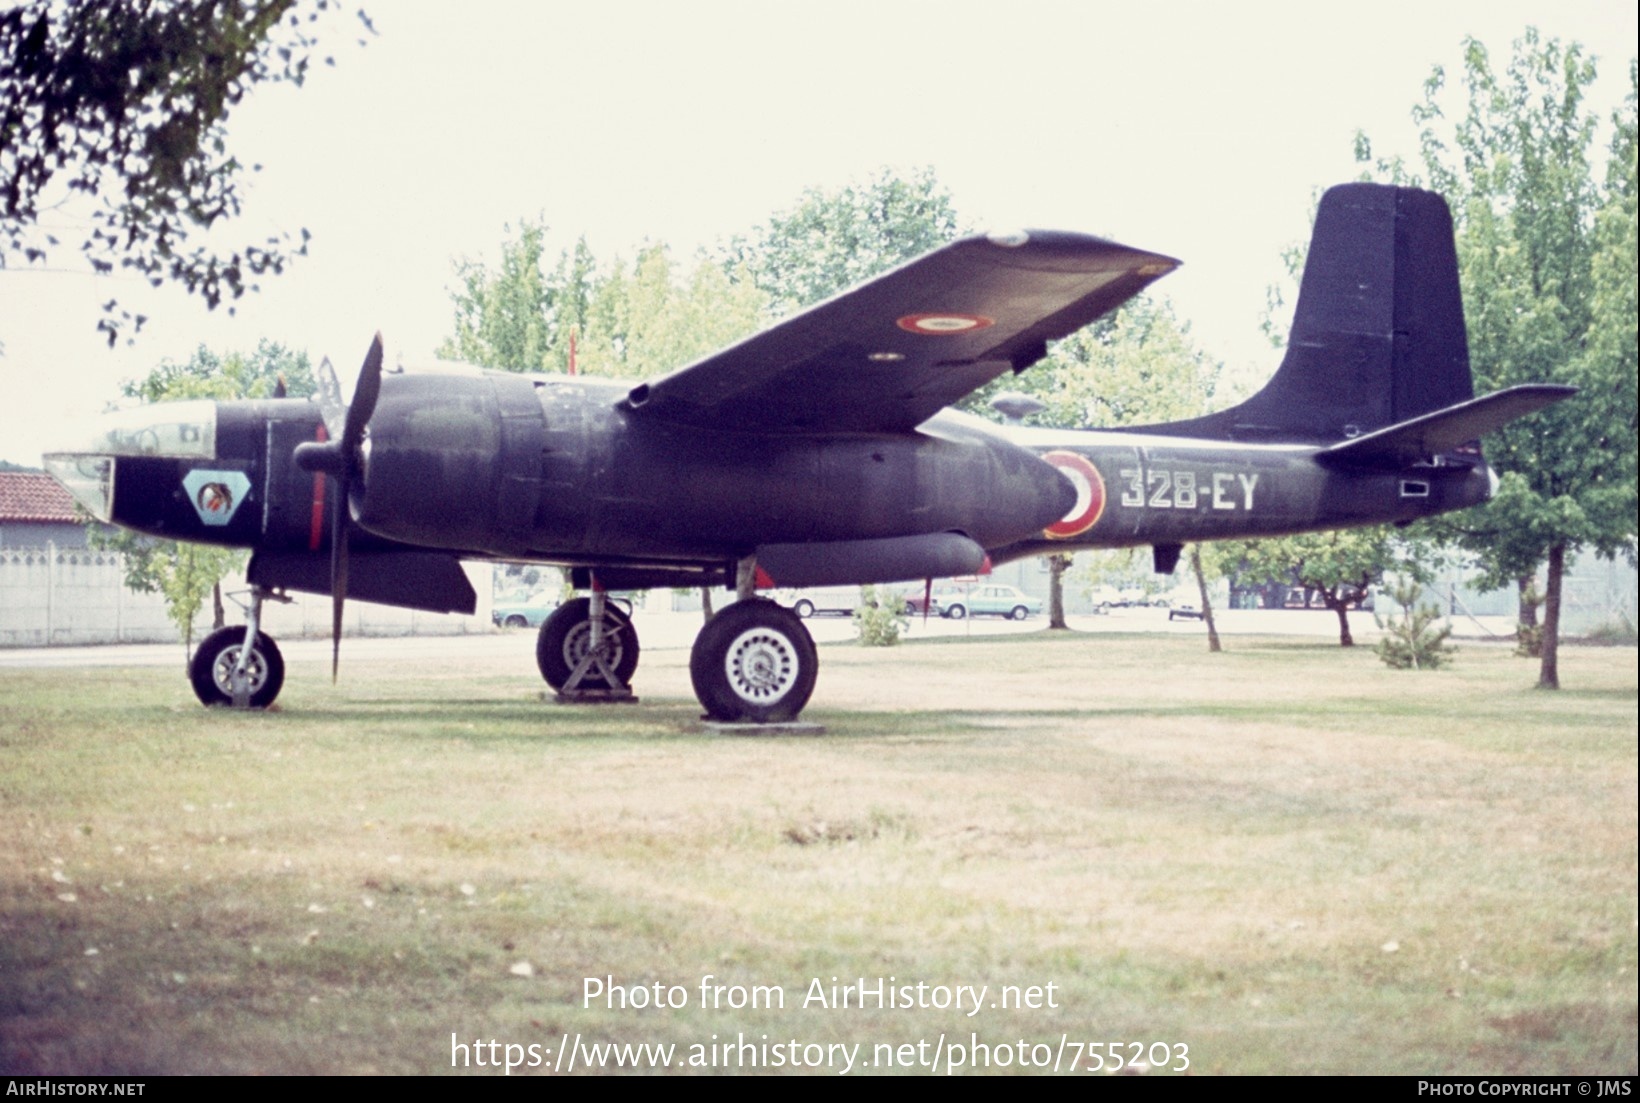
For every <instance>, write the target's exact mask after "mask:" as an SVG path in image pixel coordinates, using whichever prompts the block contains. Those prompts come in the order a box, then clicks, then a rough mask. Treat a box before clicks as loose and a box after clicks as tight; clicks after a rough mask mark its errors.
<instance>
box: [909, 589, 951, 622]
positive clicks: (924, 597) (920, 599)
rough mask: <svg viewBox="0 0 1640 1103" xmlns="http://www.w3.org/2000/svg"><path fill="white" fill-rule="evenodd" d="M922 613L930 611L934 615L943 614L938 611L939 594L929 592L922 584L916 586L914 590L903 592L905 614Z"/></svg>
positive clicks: (919, 614)
mask: <svg viewBox="0 0 1640 1103" xmlns="http://www.w3.org/2000/svg"><path fill="white" fill-rule="evenodd" d="M924 606H926V608H925V607H924ZM924 613H932V614H934V615H935V616H942V615H943V614H942V613H941V612H940V597H939V595H938V594H932V593H929V592H928V590H927V589H926V588H925V587H922V586H918V587H917V588H916V589H915V590H908V591H907V592H906V594H905V615H906V616H908V617H910V616H922V615H923V614H924Z"/></svg>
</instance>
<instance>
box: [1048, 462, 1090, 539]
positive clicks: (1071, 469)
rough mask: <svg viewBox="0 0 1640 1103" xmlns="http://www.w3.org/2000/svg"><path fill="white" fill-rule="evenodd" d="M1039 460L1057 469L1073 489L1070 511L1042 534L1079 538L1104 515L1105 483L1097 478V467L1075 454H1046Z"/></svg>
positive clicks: (1055, 537)
mask: <svg viewBox="0 0 1640 1103" xmlns="http://www.w3.org/2000/svg"><path fill="white" fill-rule="evenodd" d="M1042 458H1043V459H1045V460H1047V461H1048V462H1049V463H1051V464H1053V465H1054V466H1055V467H1057V468H1059V470H1060V473H1061V474H1063V475H1064V476H1065V477H1066V478H1067V479H1069V480H1070V481H1071V484H1072V485H1073V486H1075V487H1076V504H1075V505H1073V506H1071V508H1070V512H1069V513H1067V514H1065V516H1063V517H1061V518H1060V519H1059V520H1057V521H1055V522H1054V523H1053V524H1051V525H1049V526H1048V527H1047V528H1046V529H1043V530H1042V531H1043V532H1044V533H1045V534H1046V535H1048V536H1049V537H1052V538H1053V539H1056V540H1068V539H1070V538H1071V537H1073V536H1081V535H1082V534H1083V533H1084V532H1087V531H1088V530H1089V529H1091V528H1092V527H1093V526H1094V524H1095V523H1096V522H1097V521H1098V520H1099V516H1100V514H1102V513H1104V512H1105V480H1104V479H1102V478H1100V477H1099V469H1098V468H1097V467H1094V466H1093V464H1091V463H1089V462H1088V460H1087V458H1086V457H1083V456H1079V455H1077V454H1076V453H1075V452H1049V453H1047V454H1046V455H1044V456H1043V457H1042Z"/></svg>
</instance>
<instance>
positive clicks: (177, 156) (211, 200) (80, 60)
mask: <svg viewBox="0 0 1640 1103" xmlns="http://www.w3.org/2000/svg"><path fill="white" fill-rule="evenodd" d="M339 10H340V6H339V5H338V4H337V3H335V2H334V0H233V2H228V3H223V2H220V0H149V2H144V3H137V2H134V0H125V2H110V0H26V2H25V3H23V4H22V5H21V6H19V7H16V8H14V9H12V10H11V11H8V12H5V13H4V14H0V197H3V199H4V204H5V206H4V212H3V216H0V265H11V264H15V263H16V261H18V260H21V261H22V262H23V263H24V264H29V265H32V264H43V263H45V262H47V261H48V260H49V259H50V251H52V250H54V249H56V248H57V247H58V246H60V245H61V244H62V243H61V242H59V240H58V239H57V238H56V237H55V236H54V235H52V234H51V233H49V232H47V231H44V230H42V229H41V227H40V225H39V221H40V215H41V213H42V212H43V211H45V210H48V209H50V208H51V207H52V206H53V205H55V204H56V203H57V202H59V201H60V199H61V198H62V197H64V196H66V195H72V194H75V193H79V194H84V195H88V196H91V197H95V198H97V199H100V200H101V202H100V203H98V204H96V205H94V206H93V207H92V210H91V212H90V215H89V220H90V229H89V232H87V233H85V234H84V236H83V239H82V241H81V242H80V244H79V250H80V252H82V253H83V254H84V255H85V258H86V260H87V262H88V263H89V264H90V265H91V268H92V269H93V271H96V272H100V273H107V272H112V271H113V270H114V268H115V267H122V268H126V269H129V270H131V271H133V272H135V273H136V274H137V275H139V276H141V277H142V278H144V279H146V280H147V281H148V282H150V283H152V284H153V285H155V286H160V285H162V284H164V283H167V282H170V283H177V284H181V285H182V286H184V287H186V288H187V289H188V291H190V292H192V293H196V294H198V295H200V296H202V297H203V298H204V299H205V301H206V303H207V304H208V305H209V306H211V307H212V308H213V309H214V308H215V307H216V306H217V305H218V304H219V303H221V302H222V301H223V300H224V299H229V300H232V299H237V298H239V297H240V296H241V295H243V294H244V293H245V291H246V290H247V289H254V287H255V282H254V281H255V279H256V277H258V276H261V275H263V274H265V273H269V272H273V273H278V272H281V271H283V270H284V267H285V265H286V264H287V263H289V261H290V259H291V257H292V256H295V255H298V254H300V253H302V252H304V251H305V250H306V242H307V236H308V235H307V231H305V230H304V231H302V235H301V241H300V243H298V244H295V245H293V243H292V242H291V241H290V239H289V237H288V235H282V236H279V237H273V238H269V239H267V240H265V241H262V242H258V243H251V244H246V245H242V246H240V247H238V248H233V249H229V250H225V251H222V250H218V249H216V248H213V247H207V246H191V239H192V236H193V235H194V234H195V233H196V232H197V233H203V232H204V231H207V230H210V229H211V228H212V227H213V226H215V225H216V224H217V223H219V222H222V221H224V220H227V219H232V218H234V217H235V216H237V215H238V214H239V212H240V206H241V199H240V185H241V183H242V182H243V179H244V174H245V171H246V169H245V166H244V165H243V164H241V163H240V161H239V160H238V159H237V158H235V157H234V156H233V155H232V154H231V153H230V152H229V151H228V142H227V131H226V122H227V119H228V115H229V114H230V112H231V111H232V110H233V108H234V107H235V106H236V105H238V104H239V102H240V101H241V100H242V99H243V98H244V96H245V95H246V93H247V92H249V91H250V90H251V89H252V88H254V87H255V86H256V85H258V84H275V83H282V82H288V83H292V84H296V85H300V84H301V83H302V82H303V81H304V80H305V79H306V77H307V75H308V71H309V69H310V67H311V63H312V60H313V57H314V49H315V47H316V46H317V45H318V40H317V38H316V32H315V26H316V24H317V23H318V22H319V21H320V20H321V18H322V17H325V16H326V15H327V14H330V13H335V12H337V11H339ZM359 15H360V19H361V20H362V21H363V22H364V25H365V26H366V27H369V20H368V19H367V18H366V17H365V16H364V13H363V12H360V13H359ZM325 62H326V64H330V63H332V62H331V59H330V58H325ZM253 171H254V168H253ZM76 236H79V235H76ZM144 320H145V319H144V318H143V316H141V315H136V316H134V317H133V316H132V315H131V314H130V313H129V312H126V311H122V310H120V309H119V304H118V301H117V300H111V301H110V302H109V303H107V304H106V305H105V306H104V308H103V318H102V320H101V321H100V322H98V325H97V328H98V329H99V330H101V331H103V332H104V333H106V334H107V336H108V341H109V344H110V345H112V344H113V343H114V342H115V340H116V339H117V338H118V336H119V335H120V333H121V332H122V331H123V330H124V328H125V326H126V325H127V324H128V323H129V324H131V325H132V327H133V330H136V329H141V327H142V323H143V321H144Z"/></svg>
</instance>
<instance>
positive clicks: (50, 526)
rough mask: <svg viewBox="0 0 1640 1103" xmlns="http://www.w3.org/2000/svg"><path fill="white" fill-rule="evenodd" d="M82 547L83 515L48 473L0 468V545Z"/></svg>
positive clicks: (67, 493) (59, 484) (70, 496)
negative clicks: (0, 469) (1, 469)
mask: <svg viewBox="0 0 1640 1103" xmlns="http://www.w3.org/2000/svg"><path fill="white" fill-rule="evenodd" d="M47 544H55V545H56V546H57V547H59V548H83V547H85V517H84V516H83V515H82V514H81V513H80V512H79V511H78V510H77V509H76V508H75V506H74V498H73V496H72V495H70V494H69V492H68V491H66V490H64V489H63V486H62V484H61V483H59V482H58V481H57V480H56V479H53V478H52V477H51V476H50V475H47V474H45V473H43V472H36V471H0V548H24V547H44V546H46V545H47Z"/></svg>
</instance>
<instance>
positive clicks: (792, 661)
mask: <svg viewBox="0 0 1640 1103" xmlns="http://www.w3.org/2000/svg"><path fill="white" fill-rule="evenodd" d="M818 670H819V658H818V656H817V654H816V652H815V649H814V639H813V637H811V636H810V635H809V630H808V629H807V628H805V627H804V626H803V622H802V621H801V620H799V619H798V617H797V614H795V613H793V612H792V611H791V610H789V609H785V608H782V607H781V606H779V605H776V604H775V603H774V602H772V601H768V600H765V599H763V598H750V599H747V600H744V601H737V602H735V604H733V605H731V606H729V607H728V608H727V609H725V610H723V611H722V612H721V613H719V614H718V615H717V616H715V617H713V618H712V619H711V621H710V622H709V623H708V624H707V625H706V627H705V628H703V629H701V633H700V635H699V636H697V637H695V647H694V650H693V651H692V652H690V656H689V677H690V680H691V681H692V682H693V683H694V686H695V696H696V697H697V698H699V699H700V703H701V705H702V706H704V707H705V709H706V714H707V716H708V717H710V718H711V719H713V720H720V721H724V722H727V723H735V722H751V723H756V724H772V723H783V722H785V721H788V720H792V719H795V718H796V716H797V714H798V713H800V712H802V711H803V706H804V705H806V704H808V703H809V695H810V694H812V693H813V692H814V679H815V675H816V673H818Z"/></svg>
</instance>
